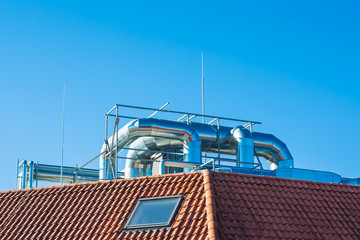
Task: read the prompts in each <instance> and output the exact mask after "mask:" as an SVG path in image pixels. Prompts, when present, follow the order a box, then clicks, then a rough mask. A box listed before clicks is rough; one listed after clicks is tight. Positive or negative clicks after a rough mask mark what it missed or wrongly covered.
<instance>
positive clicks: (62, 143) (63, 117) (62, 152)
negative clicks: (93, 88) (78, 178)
mask: <svg viewBox="0 0 360 240" xmlns="http://www.w3.org/2000/svg"><path fill="white" fill-rule="evenodd" d="M64 121H65V84H64V93H63V106H62V130H61V131H62V135H61V170H60V184H61V185H62V184H63V165H64Z"/></svg>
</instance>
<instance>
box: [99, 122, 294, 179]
mask: <svg viewBox="0 0 360 240" xmlns="http://www.w3.org/2000/svg"><path fill="white" fill-rule="evenodd" d="M118 136H119V137H118V147H119V148H123V147H126V146H128V145H130V144H131V145H130V148H134V149H144V151H139V150H129V151H128V155H127V157H128V159H127V160H126V164H125V177H135V176H143V175H149V174H151V166H152V160H151V156H152V155H153V154H154V153H153V152H150V151H147V150H156V151H169V150H175V149H181V148H183V152H184V154H185V158H184V161H188V162H200V161H201V157H200V154H201V151H203V152H214V153H217V152H218V147H219V146H220V153H221V154H229V155H237V165H238V166H241V167H253V166H254V165H253V163H254V160H253V157H254V149H255V151H256V152H257V154H258V155H259V156H261V157H264V158H265V159H267V160H268V162H269V164H270V168H271V169H272V170H274V169H276V168H278V167H293V158H292V156H291V154H290V152H289V150H288V148H287V147H286V145H285V144H284V143H283V142H282V141H280V140H279V139H278V138H276V137H275V136H274V135H271V134H265V133H259V132H253V133H251V132H250V131H249V130H248V129H246V128H244V127H242V126H239V127H236V128H231V127H225V126H220V127H219V129H218V128H217V126H213V125H209V124H203V123H197V122H189V123H188V124H187V123H186V122H178V121H167V120H159V119H138V120H134V121H131V122H130V123H128V124H127V125H125V126H124V127H123V128H121V129H120V130H119V131H118ZM108 142H109V143H112V137H111V138H109V140H108ZM113 147H114V146H110V149H112V148H113ZM105 150H106V145H104V146H103V149H102V152H103V151H105ZM104 156H105V154H104V155H102V156H101V158H100V179H104V178H101V177H102V176H105V175H102V172H104V171H101V167H102V166H105V161H106V159H105V158H104ZM136 159H139V160H138V161H137V160H136ZM140 159H141V160H140ZM143 159H149V161H148V162H147V161H145V162H144V160H143ZM240 162H241V163H240ZM247 163H249V164H247ZM250 165H251V166H250ZM103 169H106V168H104V167H103Z"/></svg>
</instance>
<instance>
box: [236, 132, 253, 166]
mask: <svg viewBox="0 0 360 240" xmlns="http://www.w3.org/2000/svg"><path fill="white" fill-rule="evenodd" d="M231 133H232V135H233V136H234V138H235V140H236V141H237V150H236V155H237V157H236V159H237V163H236V166H237V167H245V168H253V167H254V140H253V138H252V135H251V132H250V131H249V130H248V129H246V128H244V127H242V126H240V127H236V128H234V129H232V130H231ZM247 163H248V164H247Z"/></svg>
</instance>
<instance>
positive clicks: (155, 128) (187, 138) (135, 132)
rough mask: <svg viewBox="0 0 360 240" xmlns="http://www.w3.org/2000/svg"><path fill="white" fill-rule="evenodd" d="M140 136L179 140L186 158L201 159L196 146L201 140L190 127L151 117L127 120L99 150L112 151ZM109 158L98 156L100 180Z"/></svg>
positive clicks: (104, 172)
mask: <svg viewBox="0 0 360 240" xmlns="http://www.w3.org/2000/svg"><path fill="white" fill-rule="evenodd" d="M140 137H157V138H165V139H173V140H178V141H181V142H182V143H183V144H184V148H185V149H186V150H185V151H186V159H187V160H188V161H191V162H197V163H200V161H201V148H199V147H196V146H200V145H201V140H200V137H199V135H198V134H197V133H196V131H195V130H194V129H193V128H192V127H190V126H189V125H187V124H186V123H183V122H177V121H167V120H160V119H153V118H144V119H136V120H133V121H131V122H129V123H128V124H126V125H125V126H124V127H122V128H121V129H120V130H119V131H118V132H117V134H115V135H113V136H111V137H110V138H109V139H108V141H107V142H108V146H107V144H105V143H104V145H103V147H102V149H101V151H102V152H106V150H108V151H112V150H113V149H114V148H116V146H117V147H118V148H123V147H126V146H129V145H130V144H131V143H132V142H134V141H135V140H136V139H138V138H140ZM114 138H115V139H114ZM193 142H195V143H193ZM189 143H190V144H189ZM114 157H117V156H114ZM109 160H110V159H109V157H105V154H102V155H101V156H100V171H99V179H100V180H104V179H105V178H106V168H107V167H106V166H107V164H108V162H109Z"/></svg>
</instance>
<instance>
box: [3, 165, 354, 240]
mask: <svg viewBox="0 0 360 240" xmlns="http://www.w3.org/2000/svg"><path fill="white" fill-rule="evenodd" d="M179 194H180V195H183V196H184V200H183V201H182V203H181V207H180V209H179V211H178V213H177V215H176V217H175V220H174V222H173V223H172V225H171V228H169V229H153V230H146V231H132V232H129V231H128V232H125V231H122V230H123V228H124V226H125V224H126V222H127V220H128V218H129V216H130V214H131V212H132V210H133V209H134V207H135V205H136V203H137V200H138V199H139V198H144V197H156V196H170V195H179ZM359 236H360V187H358V186H351V185H341V184H327V183H315V182H309V181H299V180H290V179H282V178H274V177H264V176H252V175H242V174H232V173H217V172H209V171H203V172H191V173H182V174H169V175H163V176H152V177H142V178H135V179H125V180H117V181H104V182H97V183H84V184H71V185H63V186H53V187H45V188H38V189H32V190H16V191H6V192H0V239H151V240H153V239H196V240H198V239H199V240H201V239H359Z"/></svg>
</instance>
